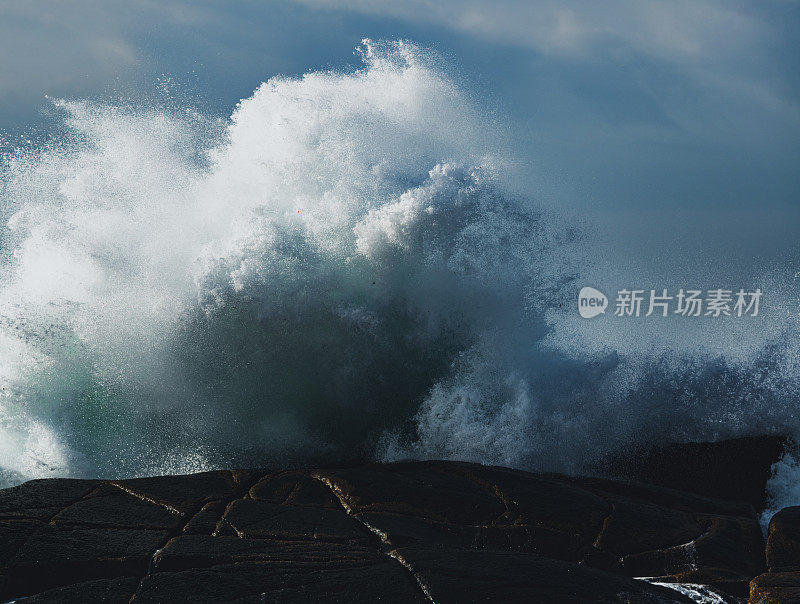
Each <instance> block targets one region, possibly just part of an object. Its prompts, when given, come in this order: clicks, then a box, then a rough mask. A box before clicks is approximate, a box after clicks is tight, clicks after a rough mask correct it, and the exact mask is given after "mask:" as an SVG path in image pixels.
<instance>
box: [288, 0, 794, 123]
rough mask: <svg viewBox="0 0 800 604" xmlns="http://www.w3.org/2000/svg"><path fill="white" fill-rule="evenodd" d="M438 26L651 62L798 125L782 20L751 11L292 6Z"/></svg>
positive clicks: (589, 5) (697, 4) (457, 0)
mask: <svg viewBox="0 0 800 604" xmlns="http://www.w3.org/2000/svg"><path fill="white" fill-rule="evenodd" d="M295 1H296V2H298V3H300V4H303V5H306V6H310V7H314V8H317V9H325V10H338V11H351V12H357V13H361V14H364V15H370V16H372V17H389V18H395V19H401V20H405V21H407V22H410V23H413V24H416V25H418V26H423V25H436V26H441V27H445V28H448V29H450V30H452V31H455V32H459V33H462V34H466V35H469V36H474V37H476V38H480V39H482V40H484V41H488V42H491V43H494V44H499V45H507V46H512V47H517V48H520V49H526V50H529V51H534V52H536V53H539V54H540V55H542V56H544V57H547V58H549V59H551V60H564V61H573V62H582V63H584V64H590V65H592V64H593V65H598V66H602V65H604V64H605V65H608V64H624V63H625V62H626V61H631V60H647V61H654V62H657V63H659V64H661V65H663V66H664V67H666V68H669V69H671V70H673V71H674V72H675V73H678V74H680V75H681V77H683V78H686V79H689V80H692V81H693V82H694V83H695V84H696V86H697V87H698V88H700V89H703V88H705V89H713V90H715V91H717V92H720V93H722V92H728V93H731V94H734V95H737V94H738V95H743V96H744V97H746V98H747V99H749V100H750V101H752V102H755V103H759V104H761V105H762V106H763V108H764V109H767V110H770V111H775V112H782V113H784V114H785V116H786V117H788V118H789V119H790V120H792V121H793V122H795V123H800V111H798V105H797V103H796V102H795V101H794V99H793V98H791V97H790V96H789V95H787V94H786V92H785V91H783V90H781V85H780V83H781V82H780V80H781V79H782V78H783V77H784V74H782V73H780V66H776V65H774V64H773V63H772V61H771V60H770V58H769V57H767V56H765V52H766V50H765V49H768V48H770V46H771V42H772V41H773V40H774V38H775V37H777V36H778V34H777V33H776V23H775V22H774V21H775V20H774V19H773V20H770V18H769V17H770V15H769V14H766V13H764V12H763V11H762V12H758V11H757V10H756V9H754V7H753V6H752V5H744V4H741V3H739V2H735V1H732V2H724V1H722V0H675V1H670V2H665V1H663V0H616V1H611V2H602V3H601V2H596V1H593V0H576V1H571V2H564V1H560V0H559V1H557V0H539V1H536V2H531V1H528V0H491V1H485V0H401V1H398V2H391V3H381V2H375V1H374V0H344V1H341V0H295Z"/></svg>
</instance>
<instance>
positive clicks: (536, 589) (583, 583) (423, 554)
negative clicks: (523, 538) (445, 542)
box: [395, 548, 692, 604]
mask: <svg viewBox="0 0 800 604" xmlns="http://www.w3.org/2000/svg"><path fill="white" fill-rule="evenodd" d="M395 555H396V556H397V557H398V559H400V560H402V562H403V564H405V565H406V566H407V567H408V568H409V569H410V570H411V571H412V573H413V574H414V576H415V577H416V578H417V579H418V581H419V584H420V586H421V587H422V589H423V591H424V592H425V593H426V594H428V595H429V597H430V598H431V600H432V601H434V602H443V603H446V602H542V603H551V602H559V603H563V604H568V603H571V602H576V603H577V602H621V603H622V602H638V603H642V604H645V603H648V602H649V603H653V604H656V603H660V604H661V603H663V604H666V603H667V602H670V603H681V602H686V603H689V602H692V600H690V599H689V598H686V597H684V596H682V595H680V594H679V593H677V592H675V591H672V590H669V589H667V588H664V587H658V586H654V585H650V584H649V583H646V582H644V581H636V580H634V579H630V578H627V577H623V576H619V575H615V574H612V573H608V572H604V571H601V570H596V569H593V568H587V567H584V566H578V565H574V564H568V563H565V562H561V561H558V560H551V559H548V558H544V557H541V556H537V555H536V554H527V553H512V552H501V551H476V550H441V549H439V550H430V549H426V550H422V549H413V548H403V549H400V550H398V551H397V552H396V554H395Z"/></svg>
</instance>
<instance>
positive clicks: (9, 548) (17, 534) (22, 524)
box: [0, 519, 44, 568]
mask: <svg viewBox="0 0 800 604" xmlns="http://www.w3.org/2000/svg"><path fill="white" fill-rule="evenodd" d="M42 526H44V524H43V523H41V522H39V521H38V520H17V519H13V520H12V519H9V520H0V568H5V566H6V565H7V564H8V562H9V560H11V558H13V557H14V554H16V553H17V550H18V549H19V548H20V547H21V546H22V544H23V543H25V541H27V540H28V538H29V537H30V536H31V535H32V534H33V533H35V532H36V531H37V530H38V529H39V528H40V527H42Z"/></svg>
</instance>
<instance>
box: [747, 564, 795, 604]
mask: <svg viewBox="0 0 800 604" xmlns="http://www.w3.org/2000/svg"><path fill="white" fill-rule="evenodd" d="M748 602H749V603H750V604H798V603H800V571H790V572H783V573H772V572H770V573H765V574H763V575H760V576H758V577H756V578H755V579H753V580H752V581H751V582H750V599H749V600H748Z"/></svg>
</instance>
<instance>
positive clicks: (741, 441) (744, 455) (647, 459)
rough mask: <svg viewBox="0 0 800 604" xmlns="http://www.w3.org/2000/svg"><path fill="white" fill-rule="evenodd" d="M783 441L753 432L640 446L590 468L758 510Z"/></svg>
mask: <svg viewBox="0 0 800 604" xmlns="http://www.w3.org/2000/svg"><path fill="white" fill-rule="evenodd" d="M788 444H789V439H788V438H787V437H785V436H754V437H745V438H735V439H730V440H723V441H719V442H703V443H669V444H664V445H660V446H656V447H646V446H642V447H639V448H634V449H632V450H630V451H628V452H626V453H623V454H618V455H616V456H614V458H612V459H608V460H606V461H605V462H603V463H601V464H598V465H597V467H595V468H594V470H595V471H598V472H601V473H606V474H608V475H610V476H613V477H616V478H627V479H630V480H637V481H641V482H646V483H650V484H654V485H659V486H665V487H671V488H673V489H678V490H681V491H688V492H690V493H697V494H699V495H705V496H707V497H715V498H720V499H731V500H738V501H746V502H748V503H749V504H751V505H752V506H753V508H754V509H757V510H760V509H764V507H765V504H766V484H767V480H769V478H770V474H771V469H772V464H774V463H775V462H776V461H778V460H779V459H780V457H781V456H782V455H783V453H784V451H785V449H786V447H787V446H788Z"/></svg>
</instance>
